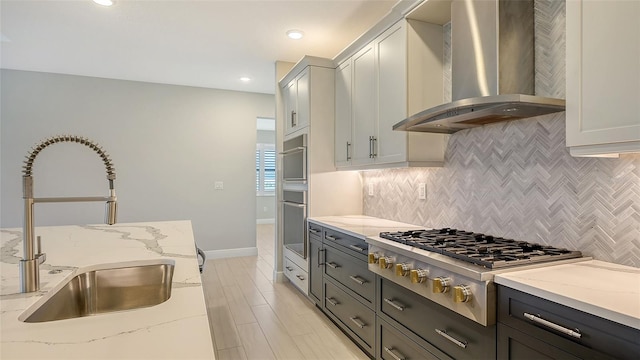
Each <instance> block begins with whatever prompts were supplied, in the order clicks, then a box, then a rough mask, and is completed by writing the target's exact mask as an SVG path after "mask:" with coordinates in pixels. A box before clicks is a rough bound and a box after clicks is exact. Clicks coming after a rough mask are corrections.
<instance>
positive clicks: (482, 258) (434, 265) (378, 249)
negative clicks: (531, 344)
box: [367, 228, 587, 336]
mask: <svg viewBox="0 0 640 360" xmlns="http://www.w3.org/2000/svg"><path fill="white" fill-rule="evenodd" d="M367 242H368V243H369V265H368V266H369V270H370V271H373V272H375V273H377V274H379V275H380V276H382V277H384V278H386V279H388V280H391V281H393V282H395V283H396V284H399V285H401V286H402V287H404V288H407V289H409V290H411V291H413V292H415V293H418V294H419V295H421V296H423V297H425V298H427V299H429V300H431V301H433V302H435V303H437V304H440V305H442V306H444V307H445V308H447V309H449V310H452V311H454V312H455V313H458V314H460V315H463V316H465V317H466V318H469V319H471V320H473V321H475V322H477V323H480V324H482V325H484V326H491V325H494V324H495V323H496V294H495V286H494V284H493V277H494V275H495V274H498V273H502V272H506V271H510V270H513V269H516V268H517V269H524V268H527V267H534V266H544V265H545V264H547V263H548V262H552V261H553V262H554V263H562V262H574V261H581V260H584V259H587V258H584V257H582V254H581V253H580V252H579V251H571V250H567V249H560V248H555V247H551V246H543V245H539V244H533V243H528V242H524V241H516V240H512V239H504V238H499V237H494V236H491V235H485V234H478V233H473V232H467V231H461V230H456V229H448V228H445V229H435V230H413V231H399V232H383V233H381V234H380V236H374V237H370V238H367ZM385 301H386V300H385ZM390 301H391V299H390ZM442 336H445V335H442Z"/></svg>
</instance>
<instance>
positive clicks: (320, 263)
mask: <svg viewBox="0 0 640 360" xmlns="http://www.w3.org/2000/svg"><path fill="white" fill-rule="evenodd" d="M323 251H326V249H320V248H318V267H320V266H322V265H324V264H325V262H324V261H321V260H320V259H322V258H321V257H320V253H321V252H323Z"/></svg>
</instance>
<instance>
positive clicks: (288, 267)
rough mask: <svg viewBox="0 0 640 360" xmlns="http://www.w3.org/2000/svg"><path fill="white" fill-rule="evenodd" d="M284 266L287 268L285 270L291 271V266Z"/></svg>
mask: <svg viewBox="0 0 640 360" xmlns="http://www.w3.org/2000/svg"><path fill="white" fill-rule="evenodd" d="M285 268H286V269H287V271H293V268H292V267H291V266H285Z"/></svg>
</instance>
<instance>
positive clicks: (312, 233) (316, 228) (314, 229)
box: [307, 221, 322, 241]
mask: <svg viewBox="0 0 640 360" xmlns="http://www.w3.org/2000/svg"><path fill="white" fill-rule="evenodd" d="M307 227H308V230H309V237H313V238H315V239H317V240H318V241H322V226H320V225H318V224H315V223H312V222H311V221H308V222H307Z"/></svg>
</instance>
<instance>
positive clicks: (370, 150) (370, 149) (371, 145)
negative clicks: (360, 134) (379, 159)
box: [369, 136, 373, 159]
mask: <svg viewBox="0 0 640 360" xmlns="http://www.w3.org/2000/svg"><path fill="white" fill-rule="evenodd" d="M372 158H373V136H369V159H372Z"/></svg>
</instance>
